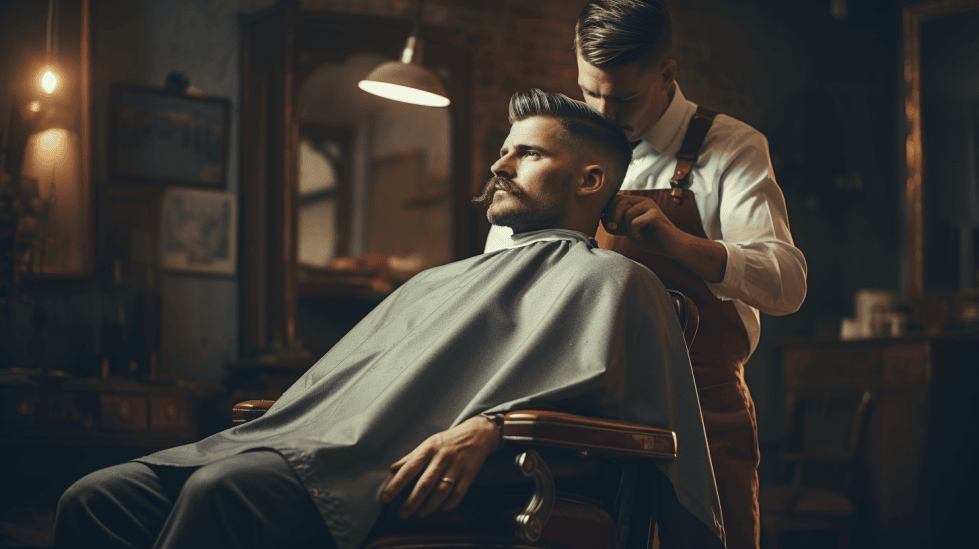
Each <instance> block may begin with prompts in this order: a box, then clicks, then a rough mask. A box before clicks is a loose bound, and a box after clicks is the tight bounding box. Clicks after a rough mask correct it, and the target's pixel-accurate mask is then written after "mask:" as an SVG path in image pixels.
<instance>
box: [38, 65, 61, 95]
mask: <svg viewBox="0 0 979 549" xmlns="http://www.w3.org/2000/svg"><path fill="white" fill-rule="evenodd" d="M57 87H58V76H57V75H56V74H54V72H53V71H52V70H51V69H48V70H46V71H44V74H42V75H41V89H43V90H44V91H45V92H47V93H48V94H52V93H54V90H55V89H57Z"/></svg>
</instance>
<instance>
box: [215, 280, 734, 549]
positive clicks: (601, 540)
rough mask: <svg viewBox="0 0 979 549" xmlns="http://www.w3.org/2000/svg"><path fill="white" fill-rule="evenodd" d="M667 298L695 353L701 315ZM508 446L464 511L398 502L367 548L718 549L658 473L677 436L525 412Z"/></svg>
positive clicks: (247, 416) (509, 431) (508, 430)
mask: <svg viewBox="0 0 979 549" xmlns="http://www.w3.org/2000/svg"><path fill="white" fill-rule="evenodd" d="M670 294H671V297H672V298H673V304H674V306H675V308H676V311H677V316H678V318H679V320H680V324H681V326H682V328H683V333H684V339H685V341H686V344H687V347H688V348H689V346H690V344H691V343H692V342H693V339H694V336H695V335H696V332H697V327H698V324H699V313H698V311H697V307H696V305H694V304H693V302H692V301H690V300H689V299H688V298H687V297H686V296H684V295H683V294H681V293H680V292H676V291H673V290H671V291H670ZM273 402H274V401H271V400H250V401H246V402H241V403H239V404H237V405H236V406H235V407H234V410H233V421H234V422H235V423H236V424H238V423H244V422H247V421H250V420H252V419H255V418H257V417H260V416H261V415H262V414H264V413H265V412H266V411H267V410H268V409H269V407H270V406H271V405H272V404H273ZM503 441H504V444H503V445H502V446H501V447H500V449H499V450H497V451H496V452H495V453H494V454H492V455H491V456H490V458H489V459H487V461H486V463H485V464H484V466H483V469H482V470H481V472H480V474H479V475H478V476H477V478H476V480H475V481H474V483H473V485H472V486H471V487H470V489H469V491H468V492H467V494H466V497H465V498H464V500H463V501H462V503H461V504H460V505H459V506H458V507H456V508H455V509H453V510H451V511H436V512H434V513H432V514H431V515H429V516H428V517H425V518H424V519H418V518H411V519H407V520H399V519H398V518H397V517H396V515H395V512H394V511H395V509H397V506H398V504H399V503H400V501H399V500H395V501H394V502H392V504H391V505H389V506H388V509H389V512H388V513H386V514H383V515H382V517H381V518H380V520H379V521H378V523H377V525H376V526H375V528H374V530H373V531H372V533H371V535H370V536H369V537H368V540H367V541H366V542H365V549H409V548H410V549H421V548H433V549H434V548H438V549H463V548H466V549H473V548H508V549H562V548H563V549H648V548H649V547H651V545H652V543H653V536H654V529H655V528H658V539H659V540H660V546H661V547H663V548H664V549H668V548H673V547H710V546H714V545H716V546H719V545H720V541H719V540H717V538H716V536H714V534H713V533H712V532H711V531H710V530H709V529H708V528H707V527H706V526H705V525H703V524H701V523H700V521H698V520H697V519H696V518H695V517H693V516H692V515H690V514H689V513H688V512H687V511H686V510H685V509H684V508H683V507H682V505H681V504H680V503H679V502H678V501H677V499H676V496H675V494H674V491H673V487H672V485H671V484H670V481H669V480H668V479H667V478H666V477H665V476H663V475H662V473H661V472H660V471H659V469H658V468H657V467H656V466H655V462H656V461H657V460H673V459H675V458H676V445H677V440H676V435H675V433H674V432H672V431H670V430H667V429H660V428H656V427H649V426H646V425H640V424H635V423H627V422H622V421H613V420H607V419H599V418H593V417H586V416H580V415H574V414H568V413H562V412H555V411H545V410H521V411H513V412H510V413H508V414H506V416H505V419H504V423H503ZM514 465H515V466H516V467H514ZM404 492H405V493H408V492H410V487H408V488H406V489H405V491H404ZM528 494H530V495H529V496H528ZM402 497H405V496H404V495H402ZM657 519H658V520H657ZM657 523H658V526H657Z"/></svg>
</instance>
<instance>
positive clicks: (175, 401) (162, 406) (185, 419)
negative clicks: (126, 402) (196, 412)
mask: <svg viewBox="0 0 979 549" xmlns="http://www.w3.org/2000/svg"><path fill="white" fill-rule="evenodd" d="M189 408H190V407H189V406H188V404H187V400H185V399H182V398H174V397H156V396H155V397H150V429H186V428H187V427H189V426H190V413H189Z"/></svg>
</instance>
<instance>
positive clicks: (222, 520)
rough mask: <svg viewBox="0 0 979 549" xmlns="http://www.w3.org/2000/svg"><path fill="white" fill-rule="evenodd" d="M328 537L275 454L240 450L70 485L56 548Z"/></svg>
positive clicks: (256, 543) (322, 542)
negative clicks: (193, 463) (199, 463)
mask: <svg viewBox="0 0 979 549" xmlns="http://www.w3.org/2000/svg"><path fill="white" fill-rule="evenodd" d="M309 541H314V542H315V544H316V546H318V547H322V548H330V547H335V544H334V543H333V538H332V537H331V536H330V532H329V530H328V529H327V527H326V524H325V523H324V522H323V518H322V517H321V516H320V514H319V512H318V511H317V510H316V507H315V506H314V505H313V502H312V500H311V499H310V497H309V495H308V494H307V493H306V488H305V487H304V486H303V485H302V483H301V482H300V480H299V477H297V476H296V474H295V472H293V470H292V467H290V466H289V464H288V463H287V462H286V460H285V459H284V458H283V457H282V456H280V455H279V454H277V453H275V452H272V451H254V452H246V453H243V454H239V455H237V456H233V457H230V458H226V459H222V460H219V461H216V462H214V463H210V464H208V465H205V466H203V467H197V468H193V467H186V468H185V467H155V466H148V465H145V464H142V463H135V462H129V463H123V464H121V465H116V466H113V467H109V468H107V469H103V470H101V471H96V472H94V473H92V474H90V475H88V476H86V477H84V478H82V479H81V480H79V481H78V482H76V483H75V484H74V485H72V486H71V488H69V489H68V490H67V491H66V492H65V493H64V495H62V496H61V501H59V502H58V512H57V517H56V519H55V527H54V543H53V547H54V548H55V549H60V548H69V547H99V548H106V549H108V548H115V547H119V548H122V547H125V548H146V549H149V548H158V549H163V548H176V547H180V548H187V547H208V548H220V547H229V548H231V547H235V548H240V547H256V548H257V547H262V548H278V547H294V546H297V545H300V544H303V543H304V542H309Z"/></svg>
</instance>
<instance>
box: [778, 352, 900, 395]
mask: <svg viewBox="0 0 979 549" xmlns="http://www.w3.org/2000/svg"><path fill="white" fill-rule="evenodd" d="M783 360H784V365H783V366H784V375H785V380H784V381H785V387H786V388H788V389H795V388H800V387H806V388H818V387H826V388H832V387H859V386H865V385H867V384H868V383H871V384H873V383H876V382H879V381H880V379H881V378H882V377H883V371H882V370H883V369H882V367H881V356H880V350H879V349H867V348H842V349H788V350H786V351H785V354H784V355H783Z"/></svg>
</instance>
